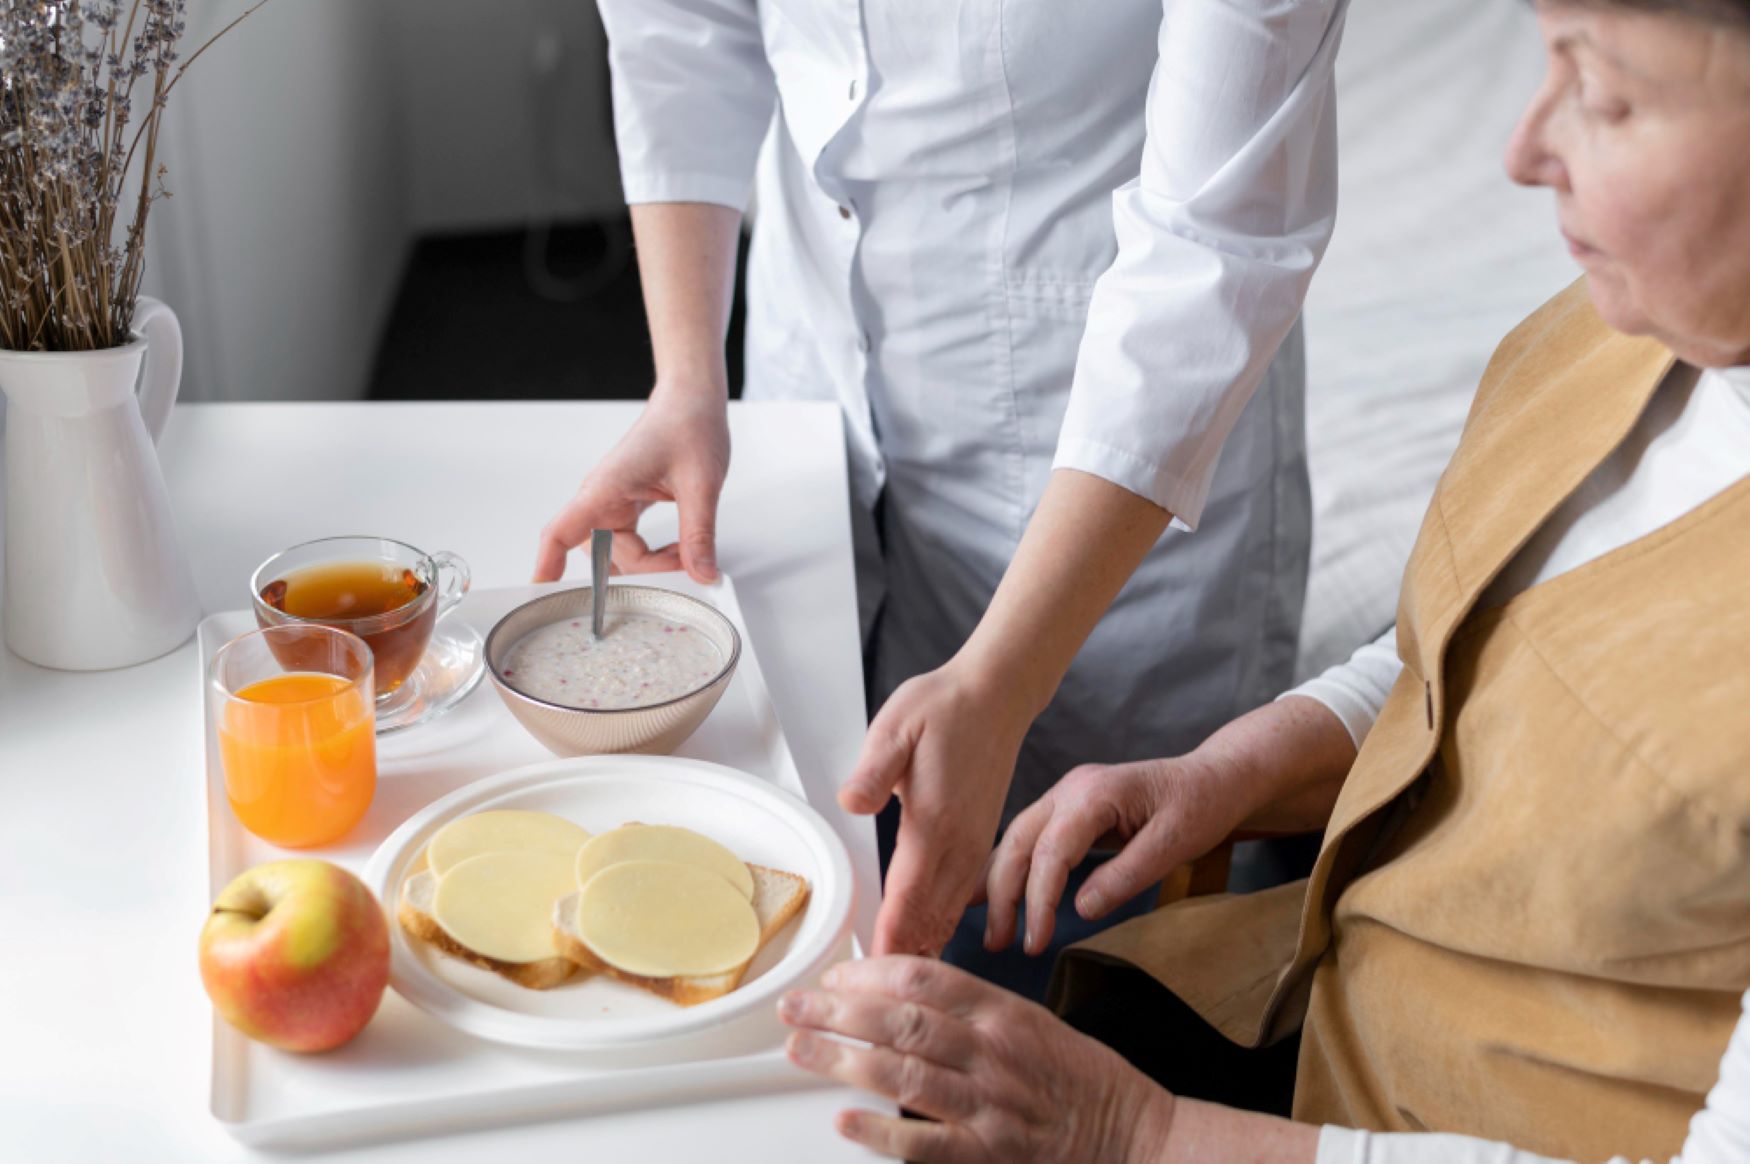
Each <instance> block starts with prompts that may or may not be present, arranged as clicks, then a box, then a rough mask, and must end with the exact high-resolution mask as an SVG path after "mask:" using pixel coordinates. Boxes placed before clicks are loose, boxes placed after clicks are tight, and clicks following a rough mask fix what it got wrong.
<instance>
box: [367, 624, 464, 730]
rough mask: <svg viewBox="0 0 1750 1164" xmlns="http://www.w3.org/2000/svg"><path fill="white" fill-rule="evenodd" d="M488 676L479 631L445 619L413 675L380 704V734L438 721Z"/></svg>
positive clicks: (433, 632) (434, 632) (378, 710)
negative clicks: (438, 718) (434, 720)
mask: <svg viewBox="0 0 1750 1164" xmlns="http://www.w3.org/2000/svg"><path fill="white" fill-rule="evenodd" d="M485 673H486V653H485V651H484V649H483V646H482V644H481V641H480V632H479V631H477V630H475V629H474V628H473V627H471V626H469V625H468V624H467V623H465V622H462V621H460V620H457V619H444V620H443V621H442V622H440V623H438V624H437V628H436V629H435V630H433V631H432V633H431V642H430V643H428V644H427V645H426V648H425V655H424V657H422V658H421V659H420V660H419V666H417V667H415V668H414V669H413V674H411V675H409V676H408V677H407V680H406V682H404V683H402V684H401V686H400V687H398V688H396V689H395V693H394V694H393V695H391V696H390V697H389V698H388V699H385V700H383V701H382V702H381V703H379V704H377V734H378V735H380V736H386V735H388V734H389V733H390V732H398V731H405V730H406V729H407V728H410V727H413V726H415V725H416V724H422V723H425V722H426V721H427V720H432V719H436V718H437V717H438V716H440V715H442V714H443V713H444V712H446V711H448V710H450V708H452V707H454V706H456V704H458V703H460V702H462V700H464V699H466V698H467V697H468V693H469V692H470V691H473V690H474V688H476V687H478V686H479V685H480V677H481V676H482V675H484V674H485Z"/></svg>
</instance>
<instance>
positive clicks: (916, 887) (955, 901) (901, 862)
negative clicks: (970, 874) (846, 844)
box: [874, 813, 971, 958]
mask: <svg viewBox="0 0 1750 1164" xmlns="http://www.w3.org/2000/svg"><path fill="white" fill-rule="evenodd" d="M948 843H949V844H952V843H954V842H951V841H950V842H948ZM943 847H944V845H943V843H942V842H941V841H940V840H939V839H936V840H934V843H932V838H930V837H927V836H926V835H925V834H924V826H923V825H922V824H921V823H920V822H919V821H918V820H917V814H916V813H903V814H901V815H900V818H899V837H898V839H897V841H895V843H894V847H893V859H892V860H891V861H889V862H888V864H887V878H886V881H885V882H884V883H883V884H882V886H881V909H880V911H879V912H877V913H876V915H875V948H874V952H875V953H876V954H878V955H879V954H923V955H927V956H929V957H932V958H933V957H935V956H936V955H937V954H938V953H940V952H941V949H942V947H943V946H945V945H947V943H948V939H949V938H950V937H951V936H953V933H954V923H955V922H957V921H959V920H960V915H961V914H962V913H964V912H966V899H967V898H968V897H969V896H971V894H970V891H969V890H970V887H964V888H963V887H961V886H959V885H956V884H953V883H952V881H951V879H950V878H948V877H947V876H945V870H944V869H943V866H944V865H945V864H946V861H945V859H944V858H945V856H946V854H945V853H943V852H942V851H941V849H942V848H943Z"/></svg>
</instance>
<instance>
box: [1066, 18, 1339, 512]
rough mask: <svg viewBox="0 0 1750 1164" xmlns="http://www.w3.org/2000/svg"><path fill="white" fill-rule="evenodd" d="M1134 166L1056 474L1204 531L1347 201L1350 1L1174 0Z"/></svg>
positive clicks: (1097, 291)
mask: <svg viewBox="0 0 1750 1164" xmlns="http://www.w3.org/2000/svg"><path fill="white" fill-rule="evenodd" d="M1164 9H1165V15H1164V18H1163V20H1162V22H1161V28H1160V60H1159V63H1158V64H1157V65H1156V67H1155V73H1154V78H1153V80H1152V82H1151V84H1150V86H1149V96H1148V111H1147V117H1148V132H1147V139H1146V142H1145V144H1144V147H1143V156H1142V168H1141V173H1140V175H1139V176H1138V177H1137V178H1136V179H1134V180H1132V181H1131V182H1129V183H1127V184H1126V185H1124V186H1123V187H1121V188H1120V189H1119V190H1118V191H1117V192H1116V194H1115V195H1114V196H1113V220H1114V224H1115V226H1116V231H1117V240H1118V255H1117V258H1116V259H1115V260H1114V261H1113V264H1112V266H1111V267H1110V268H1108V269H1107V271H1106V272H1105V273H1104V274H1103V275H1101V277H1100V279H1099V282H1098V283H1097V284H1096V285H1095V288H1094V294H1093V300H1092V302H1091V304H1090V307H1089V311H1088V323H1087V329H1086V331H1085V332H1084V334H1083V337H1082V344H1081V349H1080V352H1079V354H1078V357H1077V362H1076V372H1075V380H1074V386H1073V390H1072V392H1071V394H1070V402H1069V408H1068V411H1067V413H1066V415H1065V418H1064V425H1063V429H1062V431H1061V433H1060V436H1059V440H1058V446H1057V456H1056V460H1055V462H1054V467H1056V468H1068V469H1078V470H1081V471H1083V472H1086V473H1092V474H1094V475H1096V476H1099V477H1103V478H1105V479H1107V480H1109V481H1112V482H1113V483H1115V484H1117V485H1120V486H1122V487H1123V488H1125V489H1128V490H1130V491H1131V492H1133V493H1136V494H1139V495H1141V496H1143V497H1146V498H1148V499H1149V500H1150V501H1153V502H1154V503H1155V504H1157V505H1159V506H1161V507H1162V508H1164V509H1167V510H1169V511H1170V512H1171V513H1173V515H1174V516H1175V517H1176V518H1177V519H1178V521H1179V522H1180V523H1182V524H1183V525H1185V526H1186V527H1188V528H1192V529H1195V528H1196V526H1197V522H1198V519H1199V517H1200V516H1201V514H1202V511H1203V505H1204V502H1205V501H1206V500H1207V498H1208V496H1209V487H1210V480H1211V478H1212V477H1213V476H1214V474H1215V466H1216V461H1217V458H1218V457H1219V455H1220V453H1221V446H1222V443H1223V442H1224V441H1225V440H1226V439H1227V437H1228V434H1229V433H1231V432H1232V431H1233V427H1234V424H1235V422H1236V421H1237V420H1238V419H1239V416H1240V413H1241V412H1242V411H1243V410H1244V409H1245V406H1246V403H1247V401H1249V400H1250V399H1251V396H1252V393H1253V392H1254V391H1256V389H1257V387H1258V384H1259V383H1260V382H1261V381H1262V380H1263V377H1264V374H1265V372H1266V371H1267V370H1268V368H1269V366H1270V361H1271V360H1272V359H1273V358H1274V357H1275V354H1276V349H1277V348H1278V347H1279V346H1280V345H1281V343H1282V341H1283V339H1284V338H1286V336H1287V335H1288V332H1289V330H1290V328H1292V327H1293V326H1294V321H1295V319H1296V318H1297V317H1298V316H1299V314H1300V308H1301V303H1302V301H1303V300H1304V299H1305V296H1306V289H1307V285H1308V283H1309V282H1310V281H1311V279H1312V275H1313V271H1314V270H1315V269H1316V268H1317V266H1318V263H1319V259H1320V258H1321V257H1322V256H1323V254H1324V249H1325V244H1326V243H1327V242H1328V241H1329V240H1330V236H1331V228H1332V225H1333V224H1334V222H1335V218H1336V209H1337V139H1336V131H1337V121H1336V94H1335V90H1334V83H1333V80H1334V79H1333V72H1332V70H1333V66H1334V63H1335V58H1336V52H1337V45H1338V42H1339V41H1340V40H1341V37H1342V28H1343V18H1344V14H1345V12H1346V10H1347V0H1198V2H1197V3H1177V2H1167V3H1165V4H1164Z"/></svg>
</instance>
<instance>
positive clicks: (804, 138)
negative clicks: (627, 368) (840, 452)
mask: <svg viewBox="0 0 1750 1164" xmlns="http://www.w3.org/2000/svg"><path fill="white" fill-rule="evenodd" d="M1344 9H1345V0H1102V2H1101V3H1097V4H1079V3H1076V4H1072V3H1056V2H1051V0H1028V2H1024V3H1020V2H1016V0H963V2H959V3H941V2H940V0H861V2H853V0H837V2H834V3H822V2H821V0H759V2H758V3H757V4H756V3H755V2H754V0H601V10H602V16H603V20H604V23H605V25H606V27H607V30H608V35H609V40H610V58H611V61H612V66H613V72H614V105H615V117H616V123H617V133H618V140H619V148H620V163H621V171H622V178H623V181H624V185H625V192H626V198H627V201H628V202H629V203H630V204H631V205H632V219H633V227H634V231H635V234H636V238H637V245H638V253H639V267H640V272H641V274H642V276H643V283H644V295H645V305H646V309H647V314H648V317H649V321H650V331H651V339H652V343H653V346H654V354H655V363H656V384H655V386H654V388H653V389H652V392H651V396H650V403H649V405H648V406H647V408H646V410H645V412H644V414H643V416H642V417H641V418H640V420H639V422H638V423H637V425H636V426H635V427H634V429H633V430H632V432H631V433H630V434H629V435H628V436H627V437H626V438H625V440H624V441H623V442H622V443H621V444H620V445H619V446H618V447H617V448H616V449H615V450H614V451H613V452H612V453H611V454H610V455H609V456H608V457H607V458H606V459H605V460H604V461H603V462H602V463H601V464H600V465H598V466H597V467H596V468H595V469H594V470H593V471H592V472H591V473H590V475H589V476H588V477H587V478H586V479H585V481H584V483H583V485H582V487H581V488H580V489H579V491H578V494H577V496H576V497H575V498H574V499H573V500H572V501H571V502H570V503H569V504H568V505H567V506H566V507H565V508H564V509H563V510H562V511H561V512H560V513H559V515H558V516H557V517H555V518H554V519H553V521H552V522H551V523H550V524H549V525H548V527H547V528H546V529H545V530H544V531H543V535H542V541H541V551H540V559H539V563H538V566H537V570H536V577H537V578H538V579H550V578H557V577H558V576H560V574H562V573H563V570H564V565H565V557H566V554H567V552H568V551H569V550H570V549H571V548H573V547H575V546H576V545H578V544H579V543H580V542H581V541H582V540H583V539H584V538H586V537H587V536H588V531H589V530H590V529H591V528H592V527H608V528H613V529H615V530H616V532H617V535H618V536H617V538H616V549H615V565H616V567H618V568H619V569H622V570H632V571H637V570H649V569H675V568H682V567H684V568H685V569H687V570H688V571H689V572H690V573H691V574H692V575H693V576H694V577H696V578H700V579H702V580H703V579H710V578H712V577H714V576H715V573H716V568H717V567H716V560H715V545H714V538H713V523H714V517H715V508H716V504H717V498H718V493H719V491H720V489H721V486H722V483H723V479H724V475H725V473H726V472H727V470H728V464H729V437H728V429H727V423H726V418H725V395H726V373H725V368H724V356H723V336H724V329H725V326H726V323H727V318H728V309H729V302H730V297H731V287H732V281H733V272H734V263H735V253H736V237H737V230H738V227H739V225H740V221H741V216H742V212H743V210H744V209H745V208H746V206H747V205H748V201H749V194H750V191H756V192H757V206H758V215H757V220H756V225H755V231H754V239H753V247H752V257H751V259H750V262H749V268H748V279H747V282H748V331H747V342H746V352H747V373H746V384H747V388H746V396H747V398H748V399H750V400H770V399H821V400H831V401H836V402H837V403H838V404H839V405H840V406H841V408H842V409H843V413H844V418H845V429H846V434H847V441H848V444H849V450H850V464H851V476H852V492H853V499H854V500H853V509H854V512H853V515H852V518H853V528H854V530H855V532H856V534H857V544H858V557H859V574H858V583H859V597H860V600H861V606H862V613H863V616H864V629H865V632H866V636H867V637H866V649H867V651H868V655H869V662H870V677H871V686H872V691H871V696H872V701H873V702H875V703H882V702H883V701H884V706H883V708H882V710H881V712H880V714H879V715H878V716H877V717H876V719H875V721H874V723H873V724H872V725H871V728H870V733H869V738H868V741H867V743H866V745H865V750H864V754H863V758H862V761H861V763H860V764H859V766H858V768H857V769H856V771H855V772H853V773H852V774H851V776H850V778H849V779H848V781H847V783H846V785H845V787H844V789H843V791H842V793H841V799H842V801H843V803H844V804H845V806H846V807H847V808H849V809H850V810H852V811H857V812H875V811H877V810H879V809H880V808H881V807H882V806H883V805H884V804H885V803H886V802H887V800H888V799H889V796H890V795H891V794H893V793H895V792H897V794H898V796H899V797H900V799H901V801H902V802H903V804H904V807H905V811H904V814H903V816H902V819H901V827H900V834H899V837H898V842H897V848H896V850H895V852H894V855H893V857H892V861H891V864H890V867H889V869H888V875H887V881H886V891H885V899H884V903H883V906H882V910H881V914H880V917H879V919H878V922H877V929H876V939H875V944H876V949H877V950H878V951H896V950H909V951H929V952H934V951H936V950H939V949H940V948H941V947H942V945H943V944H944V942H945V941H946V939H947V938H948V937H949V935H950V934H951V932H952V931H953V929H954V927H955V925H956V923H957V922H958V921H959V919H960V917H961V914H962V912H963V910H964V909H965V907H966V904H967V902H968V901H969V899H970V898H971V897H972V895H973V893H974V892H975V890H976V888H977V887H978V885H979V882H980V874H981V869H982V865H983V862H984V860H985V857H986V856H987V854H988V853H989V851H990V847H991V844H992V841H993V839H994V837H995V834H996V831H997V827H998V824H999V820H1000V819H1001V818H1002V817H1004V816H1005V815H1008V814H1012V813H1013V812H1014V811H1017V810H1018V809H1019V808H1020V807H1023V806H1025V805H1026V804H1027V803H1029V802H1031V801H1032V800H1034V799H1035V798H1037V797H1038V796H1039V795H1040V794H1041V793H1043V792H1044V791H1045V790H1046V789H1047V788H1048V787H1050V785H1051V784H1052V783H1053V782H1054V781H1055V780H1056V779H1057V778H1058V777H1059V776H1061V775H1062V774H1063V772H1065V771H1066V770H1067V769H1068V768H1069V767H1070V766H1071V765H1072V764H1074V763H1077V762H1080V761H1083V760H1087V759H1090V758H1100V759H1108V760H1121V759H1127V758H1134V757H1140V756H1146V755H1155V754H1161V753H1163V752H1171V751H1174V750H1182V749H1183V748H1186V747H1189V746H1190V745H1192V744H1193V743H1195V742H1196V741H1197V740H1199V739H1201V738H1202V737H1203V736H1205V735H1206V734H1207V733H1208V732H1209V731H1211V730H1213V728H1215V727H1216V726H1218V725H1219V724H1221V723H1223V722H1225V721H1227V720H1228V719H1230V718H1232V717H1233V716H1234V715H1236V714H1238V713H1239V712H1242V711H1244V710H1245V709H1247V708H1249V707H1253V706H1256V705H1258V704H1259V703H1261V702H1264V701H1265V700H1267V699H1269V698H1270V696H1271V695H1272V694H1274V692H1275V691H1279V690H1280V689H1281V686H1282V684H1283V682H1284V681H1285V679H1286V677H1287V676H1288V673H1289V668H1290V666H1291V663H1292V658H1293V652H1294V647H1295V640H1296V635H1297V630H1298V623H1299V616H1300V603H1301V598H1302V592H1303V589H1304V583H1305V568H1306V550H1307V538H1308V523H1309V506H1308V499H1307V485H1306V477H1305V454H1304V440H1303V432H1302V429H1303V415H1302V414H1303V405H1302V388H1303V374H1302V366H1301V347H1300V343H1299V336H1298V333H1297V332H1294V330H1293V329H1294V327H1295V323H1296V320H1297V318H1298V315H1299V312H1300V306H1301V301H1302V298H1303V296H1304V293H1305V290H1306V287H1307V284H1308V281H1309V280H1310V278H1311V276H1312V273H1313V270H1314V268H1315V267H1316V265H1317V263H1318V260H1319V258H1320V256H1321V254H1322V252H1323V249H1324V246H1325V243H1326V241H1327V240H1328V238H1329V235H1330V230H1331V226H1332V221H1333V216H1334V212H1335V201H1336V168H1335V156H1334V154H1335V129H1336V125H1335V108H1334V95H1333V92H1332V61H1333V57H1334V55H1335V52H1336V49H1337V43H1338V40H1339V37H1340V33H1341V28H1342V16H1343V12H1344ZM756 163H757V164H756ZM1285 341H1287V342H1285ZM1279 348H1280V349H1281V354H1280V356H1279V355H1278V349H1279ZM1273 359H1274V360H1275V363H1274V364H1272V360H1273ZM659 501H675V502H677V503H678V505H679V509H680V514H679V522H680V540H679V542H678V544H677V545H675V546H669V547H663V548H660V549H654V550H653V549H651V548H650V547H649V546H647V545H646V543H645V542H644V541H643V540H642V539H641V538H639V537H638V535H637V533H636V525H637V520H638V517H639V515H640V514H641V513H642V512H643V510H644V509H645V508H647V507H648V506H649V505H651V504H653V503H655V502H659ZM1169 522H1171V523H1172V524H1173V525H1174V526H1175V527H1177V528H1178V529H1179V530H1180V531H1181V532H1177V533H1173V534H1169V535H1168V536H1166V537H1165V538H1162V536H1161V535H1162V534H1163V532H1164V531H1166V530H1167V528H1168V525H1169ZM1192 529H1200V532H1198V533H1197V534H1196V536H1195V537H1191V536H1188V533H1187V532H1186V531H1189V530H1192ZM1023 535H1024V536H1023ZM1157 543H1158V544H1157ZM1011 561H1012V562H1013V567H1012V568H1010V564H1011ZM1005 571H1006V572H1005ZM999 582H1000V583H1001V585H1000V587H999ZM1121 588H1122V590H1123V593H1122V594H1120V589H1121ZM1114 600H1116V601H1114ZM1108 607H1110V612H1109V613H1107V612H1108ZM987 608H988V609H987ZM1103 615H1104V618H1103V620H1102V616H1103ZM1096 623H1098V624H1099V625H1098V626H1097V627H1096ZM975 629H976V633H974V631H975ZM1084 641H1086V643H1087V647H1086V649H1085V650H1082V647H1083V644H1084ZM1078 650H1080V651H1081V654H1080V656H1079V658H1078V657H1077V652H1078ZM1072 659H1076V663H1075V665H1074V666H1073V667H1072V666H1071V660H1072ZM1066 673H1067V674H1066ZM914 677H916V678H914ZM908 680H909V681H910V682H907V681H908ZM1048 705H1049V706H1048ZM1024 739H1025V743H1023V740H1024ZM1011 782H1012V787H1011ZM1005 802H1006V806H1007V808H1006V812H1005Z"/></svg>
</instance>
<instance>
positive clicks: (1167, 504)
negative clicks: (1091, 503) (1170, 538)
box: [1051, 437, 1215, 532]
mask: <svg viewBox="0 0 1750 1164" xmlns="http://www.w3.org/2000/svg"><path fill="white" fill-rule="evenodd" d="M1051 467H1052V468H1053V469H1074V470H1076V471H1077V472H1081V473H1087V474H1089V475H1090V476H1094V477H1099V478H1101V479H1102V480H1105V481H1110V482H1112V484H1114V485H1116V486H1118V487H1119V488H1120V489H1128V490H1129V491H1130V492H1132V493H1134V494H1136V495H1137V496H1138V497H1141V498H1143V499H1144V500H1146V501H1152V502H1154V503H1155V504H1156V505H1158V506H1160V507H1161V508H1162V509H1164V510H1166V511H1167V512H1168V513H1170V514H1172V515H1173V525H1172V528H1174V529H1179V530H1184V531H1186V532H1191V531H1193V530H1195V529H1196V528H1197V522H1198V521H1199V520H1200V519H1201V518H1202V517H1203V506H1204V504H1205V503H1206V502H1207V501H1208V500H1209V484H1210V480H1211V479H1212V478H1213V477H1214V475H1215V472H1214V468H1213V466H1212V467H1211V469H1210V472H1209V473H1208V474H1206V475H1205V476H1204V477H1203V479H1202V480H1197V481H1193V480H1189V479H1187V478H1185V477H1181V476H1179V475H1178V474H1175V473H1172V472H1170V471H1168V470H1167V469H1165V468H1163V467H1162V466H1161V465H1160V464H1159V463H1158V462H1156V461H1153V460H1150V459H1149V458H1147V457H1144V456H1140V455H1138V454H1136V453H1134V452H1131V451H1130V450H1129V449H1120V448H1115V447H1114V446H1112V445H1108V444H1104V443H1102V442H1100V441H1095V440H1088V439H1086V438H1084V437H1065V438H1063V439H1061V440H1059V441H1058V443H1057V455H1056V456H1055V457H1054V458H1053V459H1052V462H1051Z"/></svg>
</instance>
